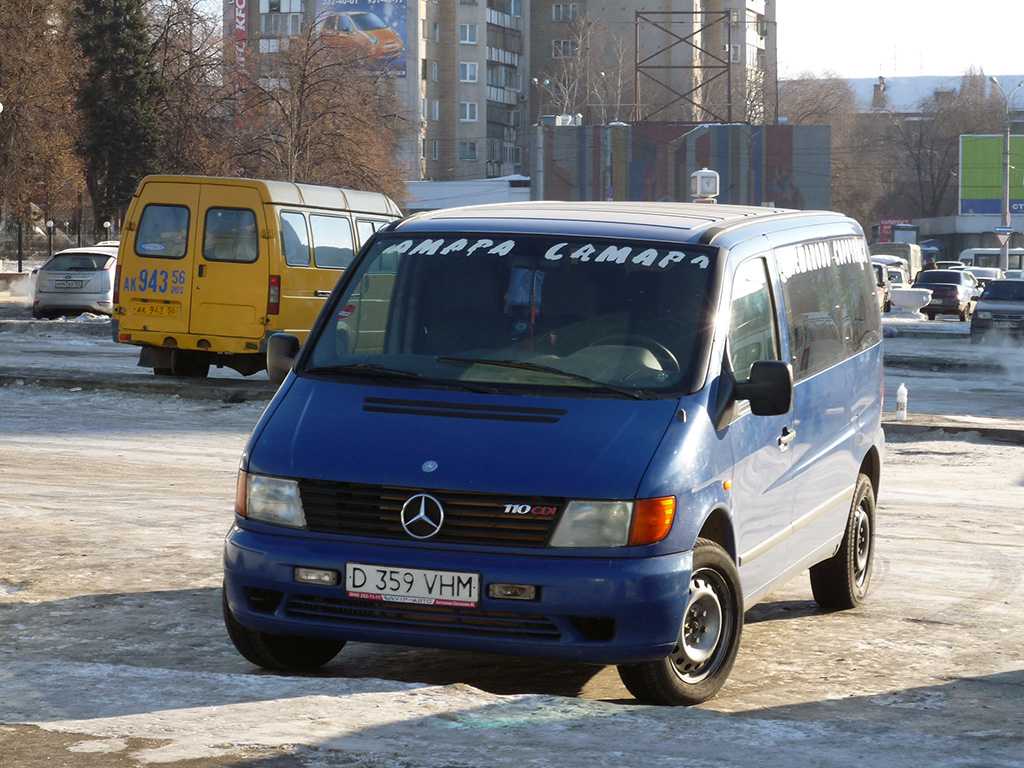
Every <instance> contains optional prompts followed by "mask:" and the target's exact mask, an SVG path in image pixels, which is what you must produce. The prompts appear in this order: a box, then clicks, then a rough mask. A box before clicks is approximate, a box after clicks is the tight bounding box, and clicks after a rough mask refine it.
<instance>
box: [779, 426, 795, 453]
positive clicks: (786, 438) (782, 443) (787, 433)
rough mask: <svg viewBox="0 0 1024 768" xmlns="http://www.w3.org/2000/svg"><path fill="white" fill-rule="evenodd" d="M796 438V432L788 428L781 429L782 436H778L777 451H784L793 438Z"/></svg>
mask: <svg viewBox="0 0 1024 768" xmlns="http://www.w3.org/2000/svg"><path fill="white" fill-rule="evenodd" d="M795 437H796V430H795V429H790V428H789V427H783V428H782V434H781V435H779V450H783V451H784V450H786V449H787V448H788V447H789V444H790V443H792V442H793V438H795Z"/></svg>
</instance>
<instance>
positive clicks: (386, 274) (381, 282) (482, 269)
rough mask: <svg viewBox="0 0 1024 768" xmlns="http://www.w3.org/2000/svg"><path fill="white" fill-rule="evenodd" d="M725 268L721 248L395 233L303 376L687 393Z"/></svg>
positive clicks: (364, 267)
mask: <svg viewBox="0 0 1024 768" xmlns="http://www.w3.org/2000/svg"><path fill="white" fill-rule="evenodd" d="M716 272H717V252H716V250H715V249H708V248H696V247H692V246H679V245H672V244H665V243H649V242H637V241H612V240H600V239H597V238H592V239H577V238H568V237H564V238H551V237H542V236H536V235H521V234H515V235H503V234H494V233H487V234H483V235H479V236H465V237H463V236H459V235H450V234H446V235H440V234H439V235H426V236H414V237H412V238H409V237H398V236H394V235H393V236H384V237H381V238H379V239H378V240H376V241H375V242H374V245H373V247H372V250H371V251H370V252H369V253H368V254H366V255H365V256H364V257H363V258H362V259H361V260H360V261H359V263H358V265H357V266H356V267H355V268H354V270H353V274H352V277H351V279H350V281H349V282H348V283H347V287H346V289H345V291H344V292H343V293H342V294H341V295H340V296H339V297H338V298H337V300H336V301H335V303H334V304H333V305H332V306H331V309H330V310H329V315H328V316H329V317H330V318H331V319H330V321H328V322H327V324H326V325H325V326H323V328H322V329H321V331H320V334H319V336H317V337H315V338H313V339H312V345H311V351H310V354H309V355H308V357H307V358H306V359H305V365H304V366H303V367H302V368H301V369H300V370H299V371H298V372H299V373H300V374H302V373H303V372H305V373H309V374H314V375H317V374H320V375H331V376H334V375H340V376H346V375H348V376H358V377H367V376H369V377H371V378H372V379H373V380H375V381H376V382H379V381H382V380H385V379H389V378H391V379H392V380H393V382H394V383H396V384H399V385H401V384H409V383H410V382H411V381H413V380H414V379H413V378H412V377H411V376H410V374H412V375H414V376H415V377H416V380H417V381H420V382H427V381H429V382H431V383H432V384H436V383H438V382H441V383H447V384H449V385H451V386H460V387H467V386H479V385H481V384H483V385H486V386H488V387H492V388H493V389H500V390H504V389H507V388H517V387H518V388H523V387H531V388H540V389H543V388H545V387H548V388H550V387H554V388H560V389H561V390H562V391H568V390H570V389H574V390H577V391H579V392H587V393H596V394H600V395H603V396H623V395H629V394H632V395H633V396H652V393H656V394H657V393H660V394H667V393H672V392H674V393H676V394H678V393H679V392H680V391H681V390H685V389H687V387H688V386H689V385H690V383H691V382H692V380H693V376H694V373H695V369H696V367H697V364H698V363H697V361H698V360H700V359H702V355H701V350H702V349H703V348H704V345H706V344H707V343H708V342H707V339H706V336H707V335H708V331H709V328H710V325H711V321H710V320H709V314H710V313H709V308H708V301H709V299H708V296H709V295H710V294H711V293H712V289H711V288H712V283H713V281H714V280H715V277H714V276H715V275H716Z"/></svg>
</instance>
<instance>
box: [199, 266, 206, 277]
mask: <svg viewBox="0 0 1024 768" xmlns="http://www.w3.org/2000/svg"><path fill="white" fill-rule="evenodd" d="M205 274H206V265H205V264H200V265H199V277H202V276H203V275H205Z"/></svg>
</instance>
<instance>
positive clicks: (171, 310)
mask: <svg viewBox="0 0 1024 768" xmlns="http://www.w3.org/2000/svg"><path fill="white" fill-rule="evenodd" d="M132 314H133V315H146V316H147V317H177V316H178V305H177V304H145V303H142V302H136V303H135V304H132Z"/></svg>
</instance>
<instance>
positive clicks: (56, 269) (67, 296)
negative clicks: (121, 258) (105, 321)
mask: <svg viewBox="0 0 1024 768" xmlns="http://www.w3.org/2000/svg"><path fill="white" fill-rule="evenodd" d="M116 268H117V242H116V241H110V240H105V241H104V242H102V243H99V244H97V245H93V246H89V247H83V248H68V249H67V250H65V251H61V252H60V253H56V254H54V255H53V256H52V257H51V258H50V260H49V261H47V262H46V263H45V264H43V266H42V267H40V268H39V269H37V270H35V278H36V285H35V290H34V291H33V296H32V317H36V318H40V317H45V318H51V317H60V316H61V315H66V314H81V313H82V312H94V313H96V314H101V315H110V314H113V311H114V275H115V270H116Z"/></svg>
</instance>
